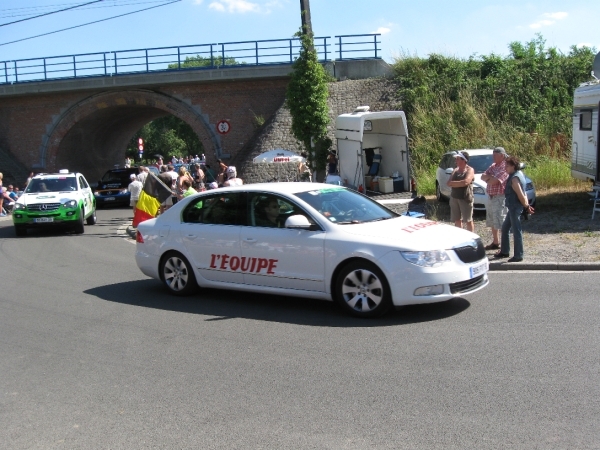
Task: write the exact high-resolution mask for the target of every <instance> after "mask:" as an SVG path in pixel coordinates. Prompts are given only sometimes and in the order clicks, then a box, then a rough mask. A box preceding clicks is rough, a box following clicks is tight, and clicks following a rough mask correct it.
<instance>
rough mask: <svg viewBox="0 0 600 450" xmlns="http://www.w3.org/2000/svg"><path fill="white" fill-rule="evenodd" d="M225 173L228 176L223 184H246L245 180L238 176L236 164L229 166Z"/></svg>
mask: <svg viewBox="0 0 600 450" xmlns="http://www.w3.org/2000/svg"><path fill="white" fill-rule="evenodd" d="M225 175H226V176H227V180H225V182H224V183H223V186H241V185H243V184H244V182H243V180H242V179H241V178H238V177H237V170H236V169H235V166H229V167H228V168H227V171H226V172H225Z"/></svg>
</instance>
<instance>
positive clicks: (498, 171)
mask: <svg viewBox="0 0 600 450" xmlns="http://www.w3.org/2000/svg"><path fill="white" fill-rule="evenodd" d="M485 174H486V175H490V176H492V177H494V178H495V179H497V180H499V181H500V183H498V184H490V183H488V184H487V188H486V189H485V192H486V193H487V195H502V194H504V188H505V187H506V180H507V179H508V173H507V172H506V164H505V162H504V161H502V162H501V163H500V164H496V163H493V164H492V165H491V166H490V167H488V169H487V170H486V171H485Z"/></svg>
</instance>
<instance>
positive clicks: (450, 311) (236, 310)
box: [85, 280, 471, 327]
mask: <svg viewBox="0 0 600 450" xmlns="http://www.w3.org/2000/svg"><path fill="white" fill-rule="evenodd" d="M85 293H86V294H90V295H93V296H95V297H98V298H100V299H102V300H107V301H111V302H117V303H123V304H128V305H135V306H141V307H144V308H155V309H162V310H165V311H176V312H182V313H188V314H200V315H205V316H210V317H207V318H206V319H205V320H206V321H207V322H210V321H220V320H228V319H235V318H243V319H253V320H264V321H269V322H281V323H290V324H297V325H310V326H321V327H383V326H397V325H409V324H414V323H421V322H430V321H434V320H442V319H447V318H449V317H452V316H454V315H457V314H460V313H462V312H463V311H465V310H466V309H467V308H469V306H471V304H470V303H469V302H468V301H467V300H465V299H463V298H456V299H453V300H449V301H447V302H442V303H434V304H430V305H414V306H406V307H404V308H402V309H400V310H399V311H393V312H391V313H390V314H388V315H386V316H384V317H382V318H378V319H358V318H355V317H351V316H348V315H346V314H345V313H344V312H343V311H342V310H341V309H340V308H338V306H337V305H336V304H334V303H332V302H327V301H321V300H310V299H302V298H294V297H285V296H279V295H266V294H253V293H244V292H236V291H225V290H214V289H203V290H201V291H200V292H199V293H198V294H196V295H194V296H190V297H175V296H172V295H171V294H169V293H168V292H167V291H166V289H165V288H164V287H163V286H162V285H161V284H160V283H159V282H157V281H155V280H139V281H130V282H125V283H117V284H110V285H106V286H99V287H96V288H92V289H89V290H87V291H85Z"/></svg>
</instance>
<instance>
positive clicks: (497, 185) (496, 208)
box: [481, 147, 508, 250]
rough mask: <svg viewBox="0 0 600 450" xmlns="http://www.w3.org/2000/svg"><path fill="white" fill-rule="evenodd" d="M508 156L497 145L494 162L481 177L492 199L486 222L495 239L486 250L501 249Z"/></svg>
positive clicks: (506, 210) (487, 210) (505, 211)
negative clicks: (505, 161) (505, 162)
mask: <svg viewBox="0 0 600 450" xmlns="http://www.w3.org/2000/svg"><path fill="white" fill-rule="evenodd" d="M507 157H508V155H507V154H506V150H504V148H503V147H496V148H495V149H494V152H493V158H494V162H493V164H492V165H491V166H490V167H488V169H487V170H486V171H485V172H484V174H483V175H481V179H482V180H483V181H485V182H486V183H487V187H486V189H485V192H486V194H487V195H488V197H489V199H490V201H489V203H488V207H487V209H486V220H485V223H486V225H487V226H488V227H491V228H492V239H493V241H492V243H491V244H489V245H486V246H485V249H486V250H498V249H500V233H499V232H500V230H501V229H502V223H503V222H504V218H505V217H506V213H507V212H508V209H507V208H506V205H505V203H504V188H505V187H506V180H507V179H508V173H507V172H506V166H505V164H504V160H505V159H506V158H507Z"/></svg>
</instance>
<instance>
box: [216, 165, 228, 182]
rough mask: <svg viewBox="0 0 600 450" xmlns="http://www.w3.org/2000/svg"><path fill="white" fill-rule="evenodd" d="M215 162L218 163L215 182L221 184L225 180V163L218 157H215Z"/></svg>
mask: <svg viewBox="0 0 600 450" xmlns="http://www.w3.org/2000/svg"><path fill="white" fill-rule="evenodd" d="M217 162H218V163H219V171H218V172H217V183H219V185H222V184H223V183H224V182H225V180H226V177H225V171H226V170H227V164H225V163H224V162H223V161H221V160H220V159H217Z"/></svg>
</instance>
